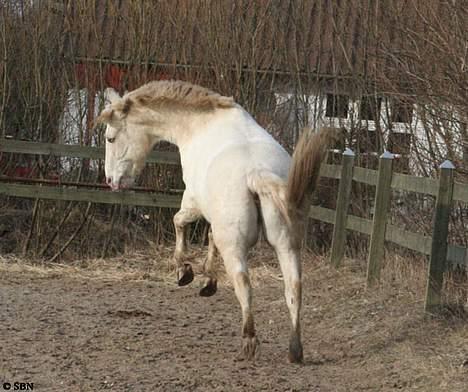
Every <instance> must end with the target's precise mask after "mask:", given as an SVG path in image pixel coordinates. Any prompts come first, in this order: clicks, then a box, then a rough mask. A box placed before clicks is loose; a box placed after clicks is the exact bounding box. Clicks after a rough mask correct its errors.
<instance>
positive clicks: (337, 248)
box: [330, 149, 354, 268]
mask: <svg viewBox="0 0 468 392" xmlns="http://www.w3.org/2000/svg"><path fill="white" fill-rule="evenodd" d="M353 166H354V153H353V152H352V151H351V150H350V149H346V150H345V152H344V153H343V162H342V166H341V180H340V184H339V186H338V196H337V202H336V213H335V225H334V226H333V238H332V244H331V254H330V262H331V263H332V264H333V265H334V266H335V268H338V267H339V266H340V265H341V263H342V261H343V258H344V253H345V244H346V221H347V216H348V207H349V201H350V195H351V184H352V182H353Z"/></svg>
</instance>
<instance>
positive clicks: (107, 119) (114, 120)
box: [96, 108, 121, 127]
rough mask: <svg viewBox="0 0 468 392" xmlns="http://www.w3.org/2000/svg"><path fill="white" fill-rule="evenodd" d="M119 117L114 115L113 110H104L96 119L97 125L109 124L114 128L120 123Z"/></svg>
mask: <svg viewBox="0 0 468 392" xmlns="http://www.w3.org/2000/svg"><path fill="white" fill-rule="evenodd" d="M120 120H121V119H120V118H119V116H118V115H117V114H116V113H115V110H114V109H112V108H107V109H104V110H103V111H102V112H101V114H100V115H99V116H98V118H96V123H97V124H109V125H112V126H114V127H116V126H117V125H118V123H119V122H120Z"/></svg>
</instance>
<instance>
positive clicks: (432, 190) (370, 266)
mask: <svg viewBox="0 0 468 392" xmlns="http://www.w3.org/2000/svg"><path fill="white" fill-rule="evenodd" d="M0 152H7V153H20V154H39V155H52V156H61V157H75V158H76V157H78V158H90V159H103V158H104V150H103V149H102V148H95V147H81V146H73V145H58V144H48V143H33V142H24V141H17V140H8V139H0ZM147 161H148V162H150V163H165V164H175V165H177V164H180V160H179V156H178V154H177V153H175V152H152V153H151V155H150V156H149V158H148V160H147ZM392 162H393V155H392V154H390V153H388V152H386V153H384V154H383V155H382V156H381V157H380V161H379V169H378V170H369V169H364V168H361V167H357V166H356V167H355V166H354V153H353V152H352V151H351V150H349V149H347V150H345V152H344V153H343V160H342V165H329V164H323V165H322V169H321V175H322V176H323V177H328V178H333V179H337V180H339V188H338V195H337V207H336V210H332V209H328V208H324V207H320V206H311V208H310V217H311V218H313V219H317V220H319V221H323V222H327V223H330V224H332V225H334V230H333V239H332V249H331V262H332V263H333V265H335V266H336V267H339V266H340V264H341V263H342V261H343V258H344V253H345V242H346V232H347V230H352V231H356V232H359V233H363V234H366V235H369V236H370V246H369V253H368V260H367V285H368V286H370V285H373V284H374V283H375V282H377V281H378V280H379V278H380V269H381V262H382V260H383V257H384V243H385V241H389V242H392V243H395V244H397V245H399V246H402V247H405V248H408V249H411V250H413V251H416V252H419V253H422V254H424V255H428V256H429V269H428V279H427V291H426V301H425V309H426V311H428V312H433V311H435V310H436V309H438V308H439V307H440V305H441V289H442V282H443V273H444V272H445V271H446V270H447V269H450V268H454V267H456V266H463V267H465V268H468V249H467V248H463V247H460V246H456V245H451V244H448V243H447V236H448V223H449V215H450V211H451V204H452V201H461V202H463V203H468V185H466V184H460V183H457V182H455V181H454V167H453V165H452V164H451V163H450V162H448V161H446V162H444V163H443V164H442V165H441V166H440V177H439V179H438V180H436V179H432V178H426V177H415V176H409V175H405V174H398V173H393V172H392ZM2 179H3V180H5V178H0V180H2ZM352 181H356V182H360V183H364V184H368V185H373V186H376V195H375V206H374V211H375V212H374V215H373V219H372V220H369V219H364V218H360V217H357V216H353V215H349V214H348V206H349V204H350V195H351V192H350V191H351V185H352ZM392 189H398V190H404V191H409V192H417V193H422V194H428V195H432V196H436V198H437V199H436V206H435V211H434V220H433V233H432V236H425V235H422V234H418V233H413V232H410V231H407V230H402V229H400V228H398V227H396V226H394V225H392V224H390V223H388V222H387V218H388V214H389V212H390V211H389V207H390V198H391V191H392ZM0 195H5V196H15V197H24V198H34V199H52V200H74V201H86V202H94V203H110V204H126V205H137V206H148V207H167V208H178V207H179V205H180V200H181V196H180V195H174V194H166V193H160V192H151V193H148V192H130V191H126V192H118V193H116V192H108V191H103V190H91V189H80V188H79V187H76V186H74V187H70V186H45V185H37V184H36V185H27V184H18V183H11V182H5V181H0Z"/></svg>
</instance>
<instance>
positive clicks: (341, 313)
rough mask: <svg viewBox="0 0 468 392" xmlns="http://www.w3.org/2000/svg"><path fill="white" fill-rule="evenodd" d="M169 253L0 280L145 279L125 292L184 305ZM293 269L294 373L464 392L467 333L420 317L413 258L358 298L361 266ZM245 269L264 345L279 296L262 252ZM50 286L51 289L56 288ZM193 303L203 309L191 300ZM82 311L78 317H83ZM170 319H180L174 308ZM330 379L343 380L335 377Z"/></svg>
mask: <svg viewBox="0 0 468 392" xmlns="http://www.w3.org/2000/svg"><path fill="white" fill-rule="evenodd" d="M172 252H173V248H172V247H153V248H150V249H148V250H147V251H146V252H145V253H144V254H143V253H136V252H132V253H131V254H126V255H123V256H120V257H113V258H106V259H86V260H78V259H77V260H73V261H70V262H68V263H67V264H44V263H42V262H38V261H37V260H34V259H22V258H18V257H13V256H9V257H5V256H0V274H1V273H5V272H8V273H10V274H12V275H14V276H16V277H17V278H15V279H26V280H27V279H29V278H33V279H36V280H37V279H48V278H63V282H64V283H63V287H68V285H69V284H70V279H72V280H76V281H77V284H78V287H79V286H80V285H81V282H79V281H80V280H89V281H93V282H94V283H92V285H93V287H94V285H97V286H99V287H101V286H102V281H104V285H107V286H106V287H109V284H110V285H111V286H112V287H114V289H113V290H117V292H119V289H118V285H113V284H112V283H114V282H122V287H133V285H134V283H135V282H136V283H138V282H139V281H146V282H147V283H144V284H143V285H139V284H137V285H136V286H135V287H146V286H148V284H150V285H151V287H152V288H151V289H150V290H151V291H152V293H154V290H155V288H154V287H156V286H159V285H163V286H167V289H166V288H165V287H163V288H161V292H164V291H167V290H168V291H169V292H171V295H170V297H168V298H171V301H175V302H174V303H176V302H177V296H178V297H180V298H179V300H183V301H186V300H188V299H187V298H188V297H186V295H189V297H190V295H191V294H190V290H189V291H186V290H174V286H175V282H176V276H175V271H174V268H173V265H172V263H171V262H170V260H171V258H172ZM205 256H206V249H201V248H196V247H193V248H192V249H191V251H190V255H189V258H190V259H191V261H192V265H193V267H194V271H195V273H196V274H200V273H201V271H202V265H203V261H204V259H205ZM303 265H304V302H303V328H304V338H305V339H306V345H307V347H308V363H307V364H308V365H309V366H312V368H310V367H309V370H307V366H306V367H305V368H304V369H305V370H304V372H307V371H310V369H312V370H313V371H314V372H317V376H320V378H321V379H328V380H329V382H330V383H332V384H333V385H335V386H336V390H339V391H342V390H343V391H344V390H349V389H346V388H347V387H345V386H344V385H348V386H349V385H352V386H353V389H351V390H365V389H367V390H394V389H399V390H410V389H411V390H420V391H429V390H434V391H436V390H437V391H447V392H448V391H451V392H452V391H460V392H461V391H463V390H464V386H466V377H467V373H466V372H467V371H468V346H467V344H466V342H467V341H468V325H467V323H466V321H465V320H464V319H463V318H462V317H458V316H457V317H453V316H454V314H453V313H449V314H444V315H442V317H427V316H426V315H425V314H424V311H423V302H424V294H425V277H426V272H427V271H426V266H425V263H424V262H423V259H422V258H421V259H408V258H404V257H401V256H396V255H390V256H388V257H387V260H386V263H385V265H384V269H383V271H382V282H381V284H380V285H378V286H376V287H375V288H371V289H367V290H366V289H365V258H354V259H347V260H346V262H345V263H344V265H343V267H342V268H341V269H339V270H336V269H335V268H334V267H332V266H331V265H330V264H329V263H328V259H327V257H323V256H317V255H314V254H312V253H311V252H304V253H303ZM250 271H251V281H252V284H253V286H254V288H255V291H254V293H255V294H254V296H255V297H254V298H255V299H254V302H255V308H256V315H257V317H258V318H257V320H258V323H259V331H262V332H261V333H263V334H264V335H263V336H264V337H265V335H266V336H267V337H268V333H269V334H270V335H271V336H278V335H281V333H282V331H283V330H284V328H286V326H287V325H288V324H289V320H288V319H287V311H286V307H285V306H284V299H283V297H282V286H283V285H282V282H281V281H282V276H281V272H280V270H279V268H278V265H277V261H276V259H275V258H274V254H273V252H272V250H271V249H270V248H267V247H265V246H259V247H257V248H255V249H254V250H253V251H252V252H251V269H250ZM20 274H22V276H23V277H22V278H20V277H19V276H20ZM6 276H7V275H6ZM198 276H199V275H198ZM219 278H220V286H224V287H226V286H228V287H229V286H230V283H229V281H228V280H227V279H226V275H225V273H224V271H223V268H222V267H221V266H220V267H219ZM54 281H55V282H57V281H56V280H54ZM67 282H68V283H67ZM109 282H110V283H109ZM156 282H157V283H158V284H157V285H155V284H154V283H156ZM90 283H91V282H90ZM54 284H55V285H59V286H60V283H54ZM195 284H197V282H195ZM72 285H73V282H72ZM171 286H172V287H171ZM446 286H447V287H446V289H447V290H448V291H449V294H450V295H452V294H454V292H452V291H450V290H452V289H453V288H456V287H457V286H456V285H455V284H451V283H450V280H449V281H448V283H447V284H446ZM87 287H88V286H87ZM231 291H232V290H231V288H229V290H227V292H226V291H225V290H220V292H219V293H217V294H216V296H217V297H213V298H214V299H215V300H216V301H215V302H214V303H217V302H218V301H226V298H231V295H232V294H231ZM119 293H120V292H119ZM176 293H178V294H176ZM184 293H187V294H184ZM119 296H120V295H119ZM174 296H176V297H174ZM132 298H133V297H132ZM128 300H129V299H128ZM452 300H453V298H452ZM93 301H94V300H93ZM96 301H97V300H96ZM136 301H138V300H136ZM194 301H195V300H194ZM232 301H234V302H232ZM135 303H138V302H135ZM194 303H196V304H199V305H200V306H201V307H203V306H209V305H208V303H207V305H203V303H200V302H199V301H195V302H194ZM228 303H229V304H231V303H235V300H234V299H232V298H231V300H229V302H228ZM93 304H94V302H93ZM171 304H172V302H171ZM93 306H97V305H96V304H94V305H93ZM135 306H136V305H135ZM165 306H169V305H165ZM171 306H174V305H171ZM191 306H195V305H194V304H192V305H191ZM197 306H198V305H197ZM223 306H226V305H223ZM221 307H222V306H221ZM132 309H133V308H132ZM135 309H139V308H135ZM168 309H169V308H168ZM170 309H173V308H172V307H170ZM92 311H93V310H92V309H87V312H92ZM166 311H167V309H166ZM231 312H234V314H235V312H236V309H235V308H234V309H232V310H229V314H231ZM273 315H274V316H273ZM447 316H450V317H447ZM180 317H187V315H186V314H185V313H184V311H183V310H182V314H181V316H180ZM265 317H266V319H265ZM281 317H283V319H281ZM215 324H216V323H214V324H213V328H215V327H214V325H215ZM337 374H339V375H340V377H342V378H343V379H338V378H337ZM309 376H311V375H309ZM376 388H377V389H376Z"/></svg>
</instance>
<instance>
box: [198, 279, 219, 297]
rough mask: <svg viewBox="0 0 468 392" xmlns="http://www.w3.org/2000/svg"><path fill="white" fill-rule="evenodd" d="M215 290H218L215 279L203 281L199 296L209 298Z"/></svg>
mask: <svg viewBox="0 0 468 392" xmlns="http://www.w3.org/2000/svg"><path fill="white" fill-rule="evenodd" d="M217 290H218V281H217V280H216V279H211V278H208V279H207V280H206V281H205V284H204V286H203V287H202V288H201V290H200V295H201V296H202V297H211V296H212V295H215V293H216V291H217Z"/></svg>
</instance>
